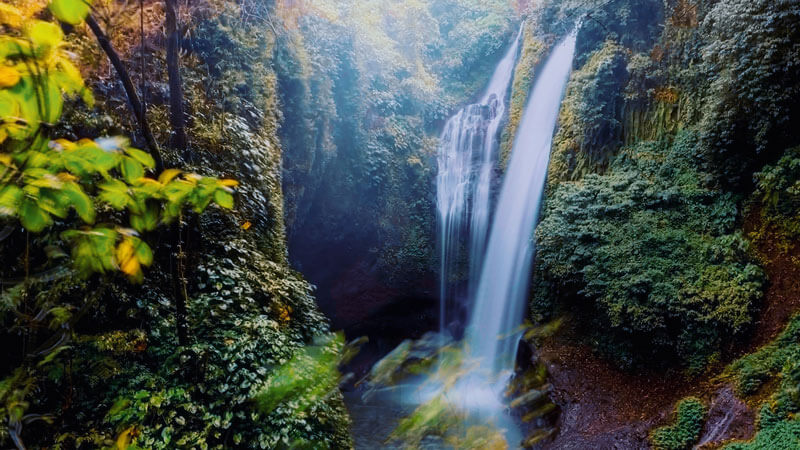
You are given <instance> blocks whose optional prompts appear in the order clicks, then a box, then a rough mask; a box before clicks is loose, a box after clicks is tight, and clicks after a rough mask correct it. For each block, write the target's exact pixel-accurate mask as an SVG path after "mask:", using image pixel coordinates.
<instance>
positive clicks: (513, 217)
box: [466, 32, 577, 379]
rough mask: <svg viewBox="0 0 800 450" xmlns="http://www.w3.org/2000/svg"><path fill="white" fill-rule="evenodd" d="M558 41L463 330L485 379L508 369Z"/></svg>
mask: <svg viewBox="0 0 800 450" xmlns="http://www.w3.org/2000/svg"><path fill="white" fill-rule="evenodd" d="M576 34H577V33H576V32H573V33H572V34H570V35H569V36H568V37H566V38H565V39H564V41H563V42H561V43H560V44H559V45H558V46H556V47H555V48H554V50H553V53H552V54H551V55H550V57H549V58H548V60H547V63H546V64H545V65H544V68H543V69H542V70H541V72H540V73H539V75H538V79H537V80H536V83H535V86H534V88H533V92H532V93H531V96H530V99H529V100H528V104H527V106H526V108H525V112H524V114H523V117H522V121H521V122H520V125H519V128H518V130H519V131H518V133H517V136H516V138H515V141H514V147H513V150H512V153H511V160H510V161H509V164H508V169H507V171H506V174H505V177H504V179H503V185H502V188H501V191H500V196H499V200H498V205H497V210H496V212H495V215H494V221H493V223H492V229H491V234H490V236H489V241H488V245H487V248H486V255H485V259H484V262H483V269H482V270H481V275H480V281H479V283H478V289H477V292H476V296H475V299H474V301H473V309H472V311H471V315H470V321H469V326H468V328H467V333H466V344H467V348H468V351H469V352H470V355H471V356H472V357H474V358H476V359H478V360H479V361H480V364H481V369H482V370H483V371H484V372H488V373H489V375H490V379H492V378H495V377H497V376H498V375H500V374H503V373H510V372H511V371H512V370H513V368H514V358H515V357H516V349H517V343H518V340H519V333H517V332H515V329H517V328H518V327H519V326H520V325H521V323H522V318H523V314H524V310H525V301H526V298H527V291H528V279H529V277H530V273H531V265H532V259H533V258H532V257H533V250H534V248H533V240H532V231H533V229H534V227H535V225H536V223H537V218H538V215H539V206H540V202H541V199H542V192H543V190H544V186H545V178H546V175H547V166H548V162H549V160H550V146H551V143H552V141H553V133H554V129H555V126H556V120H557V118H558V110H559V106H560V105H561V98H562V95H563V92H564V88H565V86H566V83H567V79H568V78H569V73H570V69H571V66H572V58H573V55H574V53H575V40H576Z"/></svg>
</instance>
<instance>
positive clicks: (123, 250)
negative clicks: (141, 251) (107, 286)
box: [117, 239, 140, 277]
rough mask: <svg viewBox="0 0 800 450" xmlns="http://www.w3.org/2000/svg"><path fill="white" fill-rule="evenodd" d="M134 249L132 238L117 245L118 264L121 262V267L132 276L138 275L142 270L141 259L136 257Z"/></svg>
mask: <svg viewBox="0 0 800 450" xmlns="http://www.w3.org/2000/svg"><path fill="white" fill-rule="evenodd" d="M134 251H135V249H134V248H133V243H132V242H131V241H130V239H125V240H123V241H122V242H121V243H120V244H119V246H117V264H119V269H120V270H121V271H123V272H124V273H125V274H127V275H130V276H132V277H133V276H136V275H138V274H139V271H140V265H139V260H138V259H136V257H135V255H134Z"/></svg>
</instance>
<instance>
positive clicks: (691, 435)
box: [650, 397, 707, 450]
mask: <svg viewBox="0 0 800 450" xmlns="http://www.w3.org/2000/svg"><path fill="white" fill-rule="evenodd" d="M706 412H707V411H706V405H704V404H703V402H702V401H701V400H700V399H698V398H695V397H687V398H685V399H683V400H681V401H680V402H678V405H677V406H676V407H675V422H674V423H672V424H671V425H665V426H663V427H660V428H656V429H655V430H653V431H652V432H651V433H650V442H652V443H653V448H655V449H656V450H689V449H691V448H692V446H693V445H694V444H695V443H696V442H697V440H698V439H700V433H701V432H702V431H703V425H704V424H705V418H706Z"/></svg>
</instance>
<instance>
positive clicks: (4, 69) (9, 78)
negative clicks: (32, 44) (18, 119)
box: [0, 66, 20, 115]
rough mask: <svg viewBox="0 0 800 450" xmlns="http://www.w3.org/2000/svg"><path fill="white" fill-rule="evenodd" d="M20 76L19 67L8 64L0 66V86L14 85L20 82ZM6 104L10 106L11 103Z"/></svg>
mask: <svg viewBox="0 0 800 450" xmlns="http://www.w3.org/2000/svg"><path fill="white" fill-rule="evenodd" d="M19 78H20V75H19V71H18V70H17V69H15V68H13V67H8V66H0V88H8V87H12V86H14V85H15V84H17V83H19ZM6 106H7V107H9V108H10V107H11V104H10V103H9V104H8V105H6ZM3 115H5V114H3Z"/></svg>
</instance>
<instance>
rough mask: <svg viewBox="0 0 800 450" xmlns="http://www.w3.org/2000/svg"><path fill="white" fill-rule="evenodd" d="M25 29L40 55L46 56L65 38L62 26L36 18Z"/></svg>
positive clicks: (35, 51)
mask: <svg viewBox="0 0 800 450" xmlns="http://www.w3.org/2000/svg"><path fill="white" fill-rule="evenodd" d="M25 31H26V33H25V34H26V35H27V36H28V39H30V40H31V43H32V44H33V48H34V50H33V51H34V53H35V54H36V56H38V57H45V56H46V55H47V54H48V53H49V52H50V51H51V50H53V49H54V48H55V47H56V46H58V45H59V44H60V43H61V41H63V39H64V33H63V32H62V31H61V27H59V26H58V25H56V24H54V23H52V22H44V21H42V20H36V21H34V22H33V23H32V24H31V25H30V26H28V28H27V29H26V30H25Z"/></svg>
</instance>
